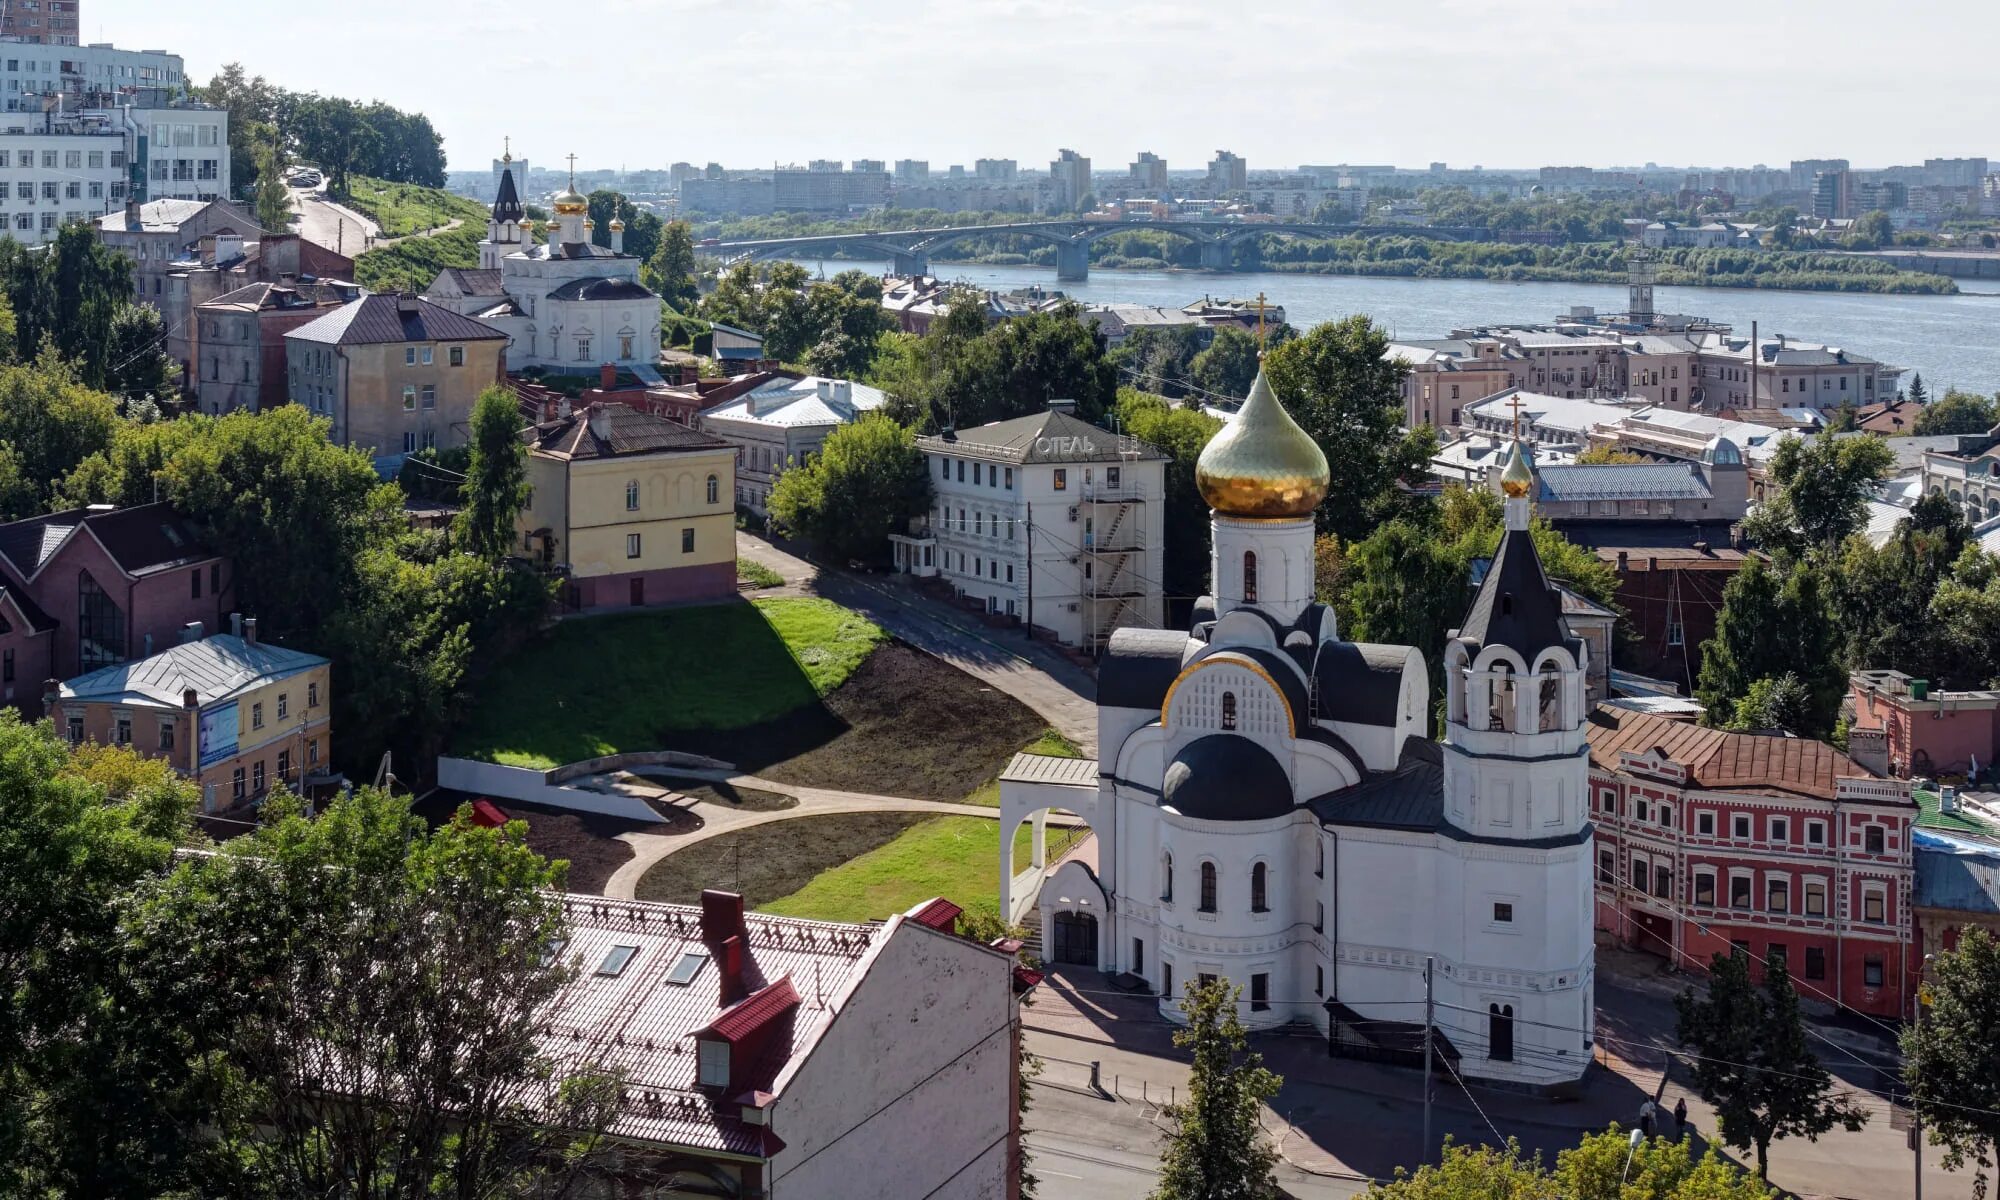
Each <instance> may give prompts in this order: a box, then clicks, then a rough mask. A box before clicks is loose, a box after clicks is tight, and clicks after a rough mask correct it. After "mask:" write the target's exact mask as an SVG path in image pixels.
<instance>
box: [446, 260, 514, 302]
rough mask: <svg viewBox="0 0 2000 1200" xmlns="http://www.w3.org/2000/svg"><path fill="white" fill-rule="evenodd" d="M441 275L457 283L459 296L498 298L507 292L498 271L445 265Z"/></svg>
mask: <svg viewBox="0 0 2000 1200" xmlns="http://www.w3.org/2000/svg"><path fill="white" fill-rule="evenodd" d="M441 275H448V276H450V277H451V281H452V282H453V283H455V284H457V285H458V293H459V295H461V296H492V297H494V298H496V299H497V298H499V297H501V296H505V295H506V294H507V286H506V284H504V283H502V282H501V275H500V272H498V271H492V270H484V269H481V268H478V267H446V268H445V269H444V271H443V272H442V273H441Z"/></svg>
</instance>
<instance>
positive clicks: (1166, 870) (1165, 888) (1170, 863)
mask: <svg viewBox="0 0 2000 1200" xmlns="http://www.w3.org/2000/svg"><path fill="white" fill-rule="evenodd" d="M1160 902H1161V903H1163V904H1172V903H1173V902H1174V855H1173V851H1171V850H1169V851H1168V852H1167V853H1165V854H1162V855H1161V856H1160Z"/></svg>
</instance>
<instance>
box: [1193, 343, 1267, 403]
mask: <svg viewBox="0 0 2000 1200" xmlns="http://www.w3.org/2000/svg"><path fill="white" fill-rule="evenodd" d="M1188 370H1189V374H1190V376H1191V377H1192V378H1193V380H1194V385H1195V386H1196V387H1198V388H1200V389H1201V390H1202V391H1203V392H1205V393H1206V394H1207V396H1208V398H1210V399H1213V398H1214V397H1218V396H1231V397H1234V396H1248V395H1249V394H1250V384H1251V383H1252V382H1253V381H1255V380H1256V378H1257V339H1256V338H1255V337H1252V336H1251V335H1250V334H1249V333H1246V332H1245V331H1243V330H1241V329H1237V328H1234V327H1232V326H1228V325H1225V326H1223V327H1222V328H1220V329H1218V330H1216V331H1215V340H1214V341H1212V342H1210V343H1209V344H1208V349H1206V350H1203V351H1202V352H1201V353H1200V354H1197V355H1195V356H1194V361H1193V362H1192V363H1191V364H1189V368H1188Z"/></svg>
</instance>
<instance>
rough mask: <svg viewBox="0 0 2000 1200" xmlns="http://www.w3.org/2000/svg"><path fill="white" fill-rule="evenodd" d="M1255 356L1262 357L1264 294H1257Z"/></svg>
mask: <svg viewBox="0 0 2000 1200" xmlns="http://www.w3.org/2000/svg"><path fill="white" fill-rule="evenodd" d="M1257 356H1258V357H1259V358H1262V357H1263V356H1264V293H1262V292H1258V293H1257Z"/></svg>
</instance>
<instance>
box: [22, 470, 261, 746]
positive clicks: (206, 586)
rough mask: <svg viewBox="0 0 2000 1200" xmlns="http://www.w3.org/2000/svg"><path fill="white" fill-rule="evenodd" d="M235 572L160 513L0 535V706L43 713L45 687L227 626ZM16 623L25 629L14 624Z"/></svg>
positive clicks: (54, 520) (73, 514)
mask: <svg viewBox="0 0 2000 1200" xmlns="http://www.w3.org/2000/svg"><path fill="white" fill-rule="evenodd" d="M235 587H236V579H235V570H234V566H233V564H231V563H230V562H229V560H228V559H226V558H224V557H223V556H222V555H220V554H217V553H216V552H215V551H213V550H211V549H209V548H208V546H207V545H206V544H204V543H203V541H202V540H201V538H200V537H199V536H198V535H197V534H196V532H195V530H194V527H193V526H192V525H190V524H189V523H188V522H187V521H186V520H185V519H184V518H182V517H181V516H179V515H178V514H176V513H175V512H174V511H173V510H172V509H171V508H169V507H168V506H166V505H164V504H145V505H140V506H138V507H136V508H125V509H119V508H114V507H112V506H111V505H108V504H107V505H93V506H91V507H90V508H78V509H71V510H69V511H67V512H59V513H50V514H48V515H47V516H41V517H31V518H29V519H28V520H25V521H14V522H11V523H9V524H6V525H0V615H4V617H5V619H6V626H7V628H6V629H5V631H4V632H0V703H7V704H12V705H14V706H16V707H18V708H20V709H21V710H22V711H23V712H24V713H26V714H27V715H28V716H31V717H38V716H40V715H41V709H42V685H43V684H44V683H45V682H46V681H48V680H51V679H67V678H70V677H72V676H76V675H83V674H86V673H88V672H90V671H94V670H96V669H98V668H100V667H106V666H111V665H113V664H116V663H121V662H125V661H127V660H129V659H134V658H145V657H147V656H148V655H151V654H153V653H154V652H155V651H157V650H164V649H166V648H167V647H169V646H173V645H176V644H178V643H179V642H180V641H181V640H182V639H183V636H184V633H185V631H186V630H187V627H188V626H189V625H191V624H197V623H198V624H200V625H201V627H202V629H203V631H204V632H205V633H213V632H215V631H217V630H218V629H220V628H221V627H222V624H223V621H224V619H225V618H226V616H227V614H228V613H229V612H230V611H231V607H232V606H233V605H234V604H235V599H236V597H235ZM17 618H18V619H17Z"/></svg>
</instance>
